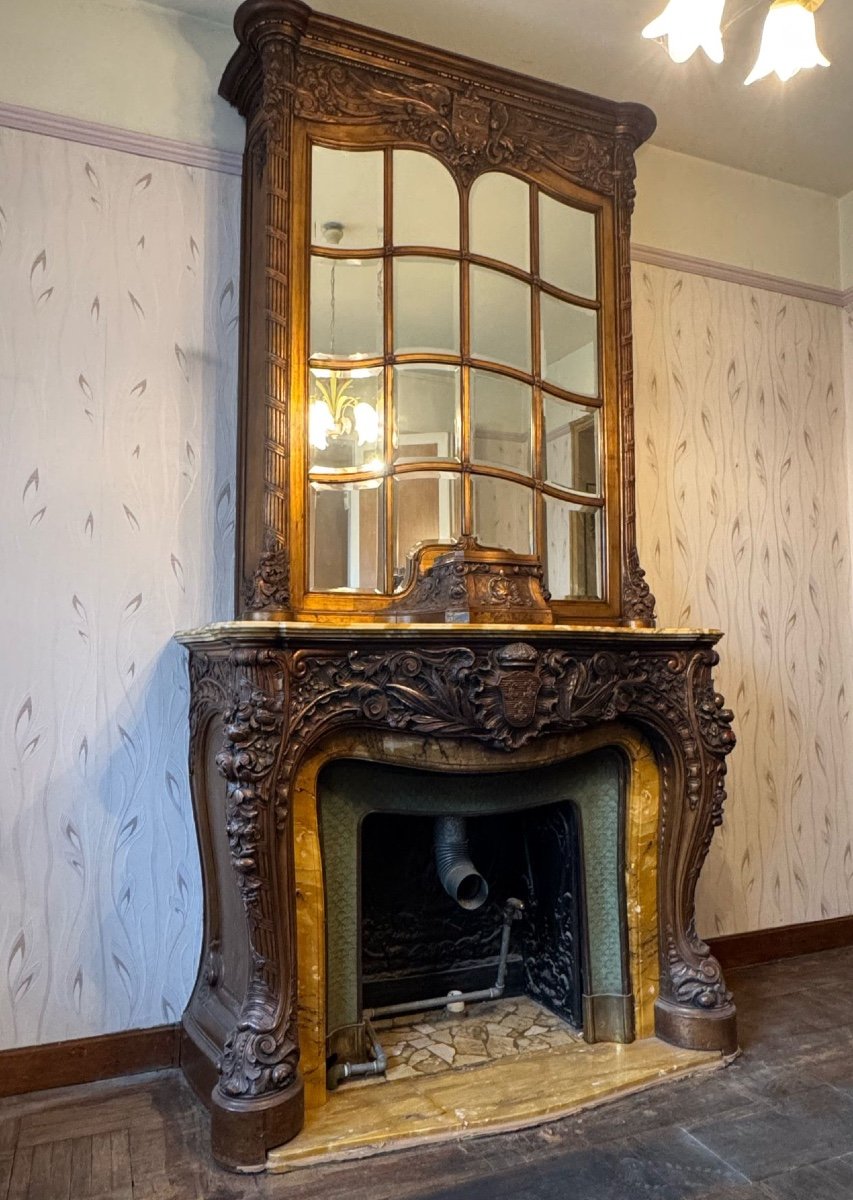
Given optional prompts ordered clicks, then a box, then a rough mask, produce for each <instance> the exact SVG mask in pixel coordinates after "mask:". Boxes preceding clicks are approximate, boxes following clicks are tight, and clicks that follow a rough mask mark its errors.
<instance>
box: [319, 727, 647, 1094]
mask: <svg viewBox="0 0 853 1200" xmlns="http://www.w3.org/2000/svg"><path fill="white" fill-rule="evenodd" d="M456 765H457V769H456V770H453V771H443V770H440V769H438V770H436V769H432V770H430V769H424V770H421V769H414V768H411V767H399V766H391V765H387V764H384V763H376V762H365V761H354V760H340V759H339V760H335V761H332V762H330V763H328V764H327V765H326V766H325V767H324V768H323V770H322V772H321V775H320V777H319V779H318V789H317V795H318V800H319V806H318V807H319V817H320V836H321V842H322V852H323V870H324V881H325V898H326V905H325V912H326V1002H327V1003H326V1053H327V1063H328V1064H331V1065H332V1066H333V1069H334V1068H335V1066H337V1068H338V1070H339V1073H340V1067H341V1064H346V1063H359V1062H361V1063H365V1062H367V1061H369V1060H370V1059H371V1058H375V1055H374V1053H373V1050H374V1049H375V1046H376V1042H375V1030H374V1029H373V1028H372V1025H371V1024H370V1022H365V1019H364V1018H365V1016H368V1017H370V1019H371V1021H373V1022H374V1023H376V1024H377V1027H378V1025H379V1024H380V1023H381V1020H382V1019H384V1018H385V1017H387V1016H388V1014H387V1011H386V1013H384V1014H383V1013H382V1011H381V1010H383V1009H385V1010H387V1008H388V1007H389V1006H394V1007H396V1006H399V1005H410V1004H413V1003H417V1002H421V1003H422V1002H424V1001H426V1000H427V999H430V1000H433V999H435V998H440V999H441V1000H442V1001H443V1000H444V999H445V998H446V997H447V996H448V994H449V993H450V992H452V991H457V992H460V991H461V992H463V993H465V994H466V995H467V994H468V993H470V992H474V993H483V995H482V996H481V997H478V1003H479V999H483V1000H484V1001H486V1003H485V1004H483V1005H482V1007H480V1008H478V1006H477V1004H469V1005H466V1006H465V1014H464V1015H465V1016H468V1015H470V1016H471V1017H472V1019H473V1018H474V1016H475V1014H479V1015H478V1016H477V1020H478V1021H479V1022H480V1023H481V1024H482V1023H483V1022H488V1021H491V1022H492V1024H496V1023H497V1021H498V1019H503V1018H504V1017H505V1016H506V1014H507V1007H509V1009H510V1010H512V1011H511V1013H510V1015H511V1016H512V1019H513V1020H515V1019H517V1021H518V1022H523V1021H524V1020H527V1019H528V1018H530V1015H531V1013H539V1014H541V1016H542V1021H544V1023H545V1024H546V1025H549V1026H553V1028H555V1029H556V1028H557V1027H559V1031H563V1033H564V1035H565V1036H570V1037H573V1038H577V1037H580V1036H583V1037H584V1038H585V1039H586V1040H588V1041H617V1042H627V1041H631V1040H633V1037H634V1008H633V995H632V992H631V984H630V979H629V973H628V950H627V910H626V900H625V853H624V829H625V825H624V822H625V812H624V809H625V795H626V785H625V781H626V778H627V776H626V770H625V759H624V757H623V755H622V754H621V752H619V751H618V750H617V749H607V750H600V751H594V752H591V753H587V754H584V755H581V756H578V757H577V758H573V759H568V760H561V761H557V762H554V763H552V764H548V765H539V766H529V767H523V768H520V769H515V770H501V771H500V772H490V771H480V772H478V773H476V774H475V773H473V772H471V773H466V772H464V771H459V770H458V766H459V765H463V764H461V763H459V764H456ZM448 846H449V847H450V850H451V851H452V853H448V854H447V855H445V856H444V857H443V856H442V852H443V850H447V848H448ZM449 866H452V867H454V868H460V870H459V871H457V874H456V875H455V876H453V877H452V878H450V877H449V870H446V869H445V868H446V867H449ZM463 868H464V869H463ZM448 884H449V886H448ZM472 899H473V900H475V901H476V904H475V905H474V906H471V901H472ZM460 900H461V901H462V903H460V902H459V901H460ZM480 901H482V903H480ZM466 902H467V903H466ZM512 905H516V906H517V907H515V908H513V909H512V911H511V916H510V919H509V920H508V919H507V910H508V907H509V906H512ZM507 931H508V937H509V952H508V954H507V956H506V959H505V968H506V969H505V971H503V970H502V969H501V968H500V962H501V943H502V939H503V940H504V941H505V940H506V938H507ZM499 980H500V981H501V987H500V988H499V989H498V995H499V996H500V997H501V998H500V999H499V1000H495V1001H494V1004H497V1005H498V1006H501V1005H502V1006H504V1007H503V1009H502V1010H501V1012H500V1013H497V1012H496V1010H495V1009H494V1004H493V997H492V996H491V995H489V993H490V992H494V990H495V984H496V982H497V981H499ZM490 1005H492V1008H491V1010H490V1007H489V1006H490ZM429 1007H430V1008H432V1007H438V1008H444V1010H445V1013H447V1014H448V1016H449V1014H452V1013H453V1012H454V1009H455V1010H456V1011H458V1006H456V1005H454V1008H452V1009H448V1007H447V1005H446V1004H444V1003H442V1004H440V1005H437V1006H432V1005H430V1006H429ZM515 1009H517V1010H518V1011H517V1012H515ZM376 1010H380V1011H379V1012H376ZM489 1012H491V1016H490V1015H489ZM398 1019H399V1021H400V1022H404V1021H408V1022H409V1024H413V1025H416V1024H418V1023H419V1022H420V1023H427V1024H428V1023H430V1022H431V1021H432V1017H429V1019H427V1017H424V1016H419V1015H417V1014H416V1015H414V1016H412V1017H411V1018H406V1017H402V1016H401V1017H399V1018H398V1014H397V1013H396V1012H395V1013H394V1014H393V1024H394V1025H396V1024H397V1023H398ZM463 1019H464V1017H463ZM542 1021H537V1019H533V1020H528V1024H529V1025H530V1026H535V1025H536V1024H537V1023H539V1024H541V1023H542ZM555 1022H556V1025H555V1024H554V1023H555ZM559 1031H558V1036H559ZM581 1031H582V1034H581ZM379 1032H380V1040H382V1041H383V1044H386V1045H387V1044H389V1043H388V1039H387V1037H385V1036H384V1035H383V1034H382V1031H381V1030H380V1031H379ZM444 1032H447V1031H444ZM549 1036H550V1034H549ZM391 1040H392V1041H393V1038H392V1039H391ZM520 1040H521V1041H522V1042H523V1041H524V1040H525V1038H524V1037H523V1036H522V1037H521V1039H520ZM372 1046H373V1048H371V1047H372ZM522 1048H523V1047H522ZM507 1052H509V1051H507ZM471 1053H472V1056H473V1051H472V1052H471ZM359 1073H361V1074H367V1073H368V1071H367V1070H366V1069H364V1070H362V1071H360V1072H359ZM370 1073H376V1072H370ZM343 1077H344V1078H347V1077H348V1076H346V1075H344V1076H343ZM389 1077H390V1076H389Z"/></svg>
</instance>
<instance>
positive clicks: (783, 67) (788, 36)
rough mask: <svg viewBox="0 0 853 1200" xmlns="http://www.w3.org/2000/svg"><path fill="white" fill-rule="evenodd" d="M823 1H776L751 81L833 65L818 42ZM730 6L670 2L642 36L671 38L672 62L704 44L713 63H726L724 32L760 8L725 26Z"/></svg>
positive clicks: (718, 1) (699, 0)
mask: <svg viewBox="0 0 853 1200" xmlns="http://www.w3.org/2000/svg"><path fill="white" fill-rule="evenodd" d="M764 2H765V0H761V3H764ZM822 4H823V0H772V3H771V4H770V7H769V10H768V12H767V18H766V20H765V22H764V32H763V34H762V38H761V48H760V50H759V54H758V60H757V62H756V64H755V66H754V67H753V69H752V71H751V72H750V74H749V75H748V76H747V78H746V80H745V82H746V83H747V84H750V83H755V82H756V80H759V79H764V78H765V77H766V76H768V75H772V74H773V73H774V72H775V73H776V75H777V76H778V78H779V79H780V80H781V81H782V82H783V83H785V82H787V80H789V79H791V78H793V76H794V75H796V74H797V73H798V72H799V71H801V70H803V69H807V68H810V67H818V66H820V67H828V66H829V59H828V58H826V56H825V55H824V54H823V53H822V52H821V50H820V48H819V46H818V43H817V29H816V25H815V13H816V12H817V10H818V9H819V8H820V7H821V5H822ZM725 5H726V0H669V3H668V4H667V6H666V8H665V9H664V10H663V12H662V13H661V14H660V16H658V17H657V18H656V19H655V20H654V21H651V22H650V23H649V24H648V25H647V26H646V27H645V29H644V30H643V37H645V38H654V39H660V40H661V41H663V39H666V48H667V51H668V53H669V56H670V58H671V59H672V60H673V62H677V63H682V62H686V61H687V60H688V59H689V58H691V57H692V56H693V55H694V54H695V53H696V51H697V50H699V49H700V48H701V49H702V50H704V51H705V53H706V54H707V55H708V57H709V58H710V59H711V61H712V62H715V63H721V62H722V61H723V58H724V54H725V51H724V49H723V34H724V33H725V32H726V31H727V29H728V28H729V26H730V25H731V24H733V22H734V21H735V20H736V19H737V17H738V16H742V15H743V12H746V11H751V8H754V7H755V5H751V6H750V8H749V9H745V10H743V11H742V12H740V13H736V14H735V16H734V17H733V18H732V20H730V21H729V22H728V23H727V24H726V25H725V26H724V25H723V14H724V9H725Z"/></svg>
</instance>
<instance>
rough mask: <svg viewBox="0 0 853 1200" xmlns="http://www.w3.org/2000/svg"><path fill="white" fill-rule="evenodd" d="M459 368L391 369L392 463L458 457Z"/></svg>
mask: <svg viewBox="0 0 853 1200" xmlns="http://www.w3.org/2000/svg"><path fill="white" fill-rule="evenodd" d="M461 374H462V371H461V368H460V367H442V366H430V365H429V364H424V365H421V364H420V363H417V364H412V365H410V366H400V367H395V368H394V411H395V413H396V430H395V435H394V461H395V462H415V461H418V460H420V459H424V458H427V459H428V458H459V445H460V416H459V381H460V376H461Z"/></svg>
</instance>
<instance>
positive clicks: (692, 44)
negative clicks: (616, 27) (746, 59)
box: [643, 0, 726, 63]
mask: <svg viewBox="0 0 853 1200" xmlns="http://www.w3.org/2000/svg"><path fill="white" fill-rule="evenodd" d="M725 2H726V0H669V3H668V4H667V6H666V8H665V9H664V10H663V12H662V13H661V14H660V16H659V17H657V18H655V20H654V21H652V22H651V23H650V24H648V25H647V26H646V28H645V29H644V30H643V37H644V38H662V37H665V38H666V39H667V50H668V52H669V57H670V58H671V59H672V60H673V62H677V63H681V62H687V60H688V58H690V57H691V56H692V55H693V54H695V53H696V51H697V50H698V49H699V48H700V47H701V48H702V49H703V50H704V51H705V53H706V54H707V55H708V57H709V58H710V59H711V61H712V62H715V63H721V62H722V61H723V31H722V28H721V26H722V20H723V8H724V6H725Z"/></svg>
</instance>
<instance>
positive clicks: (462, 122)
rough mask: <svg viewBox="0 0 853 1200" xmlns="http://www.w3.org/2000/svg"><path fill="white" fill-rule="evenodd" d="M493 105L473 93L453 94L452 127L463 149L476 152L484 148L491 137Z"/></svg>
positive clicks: (456, 140)
mask: <svg viewBox="0 0 853 1200" xmlns="http://www.w3.org/2000/svg"><path fill="white" fill-rule="evenodd" d="M490 115H491V107H490V105H488V104H487V103H486V102H485V101H484V100H479V99H478V98H477V97H476V96H473V95H470V94H468V95H459V93H458V92H457V93H454V95H453V110H452V114H451V118H450V129H451V133H452V134H453V139H454V141H455V142H456V144H457V146H458V147H459V148H460V149H461V150H465V151H468V153H476V151H478V150H482V149H483V147H484V146H485V144H486V142H487V141H488V137H489V121H490Z"/></svg>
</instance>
